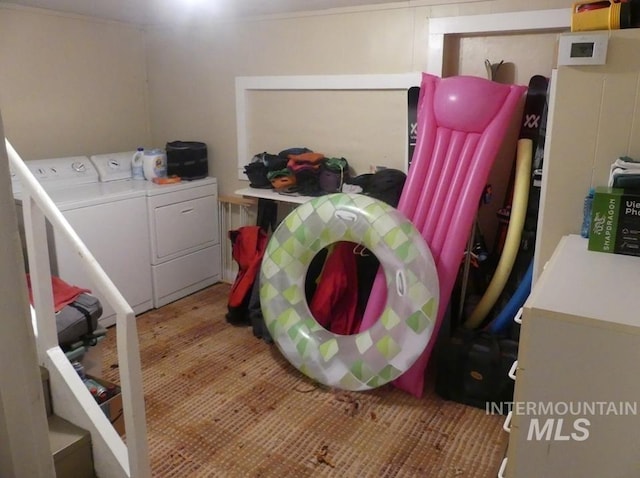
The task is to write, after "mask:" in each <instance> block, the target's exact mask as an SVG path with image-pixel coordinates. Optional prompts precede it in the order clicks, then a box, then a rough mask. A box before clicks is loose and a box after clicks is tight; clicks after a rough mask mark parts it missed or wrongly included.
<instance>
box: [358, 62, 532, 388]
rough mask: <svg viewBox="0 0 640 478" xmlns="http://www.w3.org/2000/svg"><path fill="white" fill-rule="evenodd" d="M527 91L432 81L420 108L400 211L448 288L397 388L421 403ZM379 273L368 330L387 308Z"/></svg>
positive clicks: (464, 79) (475, 81) (471, 80)
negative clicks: (464, 261) (495, 170)
mask: <svg viewBox="0 0 640 478" xmlns="http://www.w3.org/2000/svg"><path fill="white" fill-rule="evenodd" d="M525 91H526V87H524V86H516V85H503V84H500V83H495V82H492V81H489V80H485V79H484V78H479V77H472V76H456V77H450V78H444V79H441V78H438V77H436V76H433V75H429V74H426V73H424V74H423V75H422V84H421V87H420V98H419V101H418V138H417V144H416V147H415V150H414V153H413V159H412V162H411V167H410V168H409V172H408V175H407V181H406V183H405V186H404V189H403V191H402V196H401V197H400V202H399V204H398V209H399V210H400V211H401V212H403V213H404V214H405V216H407V218H409V219H410V220H411V221H412V222H413V224H414V225H415V226H416V228H417V229H418V230H419V231H420V232H421V234H422V237H423V238H424V239H425V241H426V242H427V244H428V245H429V248H430V249H431V253H432V254H433V257H434V260H435V264H436V268H437V272H438V279H439V282H440V302H439V309H438V314H437V318H436V321H435V325H434V330H433V332H432V334H431V338H430V340H429V343H428V344H427V346H426V348H425V350H424V352H423V353H422V354H421V355H420V357H419V358H418V360H417V361H416V362H415V363H414V364H413V366H412V367H411V368H409V370H407V372H405V373H404V374H403V375H402V376H400V377H399V378H398V379H396V380H395V381H394V382H393V383H394V385H396V386H397V387H398V388H400V389H401V390H404V391H406V392H408V393H410V394H412V395H415V396H416V397H421V396H422V393H423V390H424V375H425V370H426V368H427V364H428V362H429V357H430V356H431V352H432V350H433V346H434V344H435V341H436V338H437V336H438V331H439V329H440V325H441V323H442V319H443V317H444V314H445V311H446V309H447V305H448V303H449V299H450V297H451V292H452V290H453V286H454V284H455V280H456V276H457V273H458V268H459V266H460V260H461V258H462V255H463V254H464V248H465V245H466V242H467V239H468V237H469V234H470V232H471V228H472V226H473V220H474V217H475V214H476V211H477V208H478V201H479V198H480V195H481V193H482V190H483V188H484V186H485V184H486V182H487V179H488V177H489V172H490V171H491V167H492V165H493V163H494V160H495V157H496V155H497V153H498V150H499V148H500V145H501V143H502V141H503V139H504V136H505V134H506V132H507V129H508V128H509V125H510V123H511V121H512V116H513V114H514V112H515V110H516V108H517V106H518V104H519V102H520V101H521V99H522V98H523V95H524V93H525ZM385 302H386V286H385V282H384V274H382V273H381V271H379V272H378V275H377V277H376V281H375V283H374V285H373V289H372V291H371V294H370V298H369V302H368V304H367V309H366V312H365V315H364V318H363V320H362V324H361V328H360V330H365V329H368V328H369V327H371V326H372V325H373V324H374V323H375V322H376V321H377V319H378V317H379V316H380V313H381V311H382V310H383V309H384V307H385Z"/></svg>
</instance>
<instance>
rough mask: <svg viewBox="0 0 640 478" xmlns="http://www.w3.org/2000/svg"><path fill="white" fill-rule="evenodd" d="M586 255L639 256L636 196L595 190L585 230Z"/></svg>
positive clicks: (638, 196) (639, 199) (614, 190)
mask: <svg viewBox="0 0 640 478" xmlns="http://www.w3.org/2000/svg"><path fill="white" fill-rule="evenodd" d="M588 248H589V250H590V251H598V252H608V253H611V254H625V255H629V256H640V194H639V193H632V192H625V191H624V190H623V189H618V188H607V187H599V188H596V191H595V195H594V197H593V205H592V209H591V228H590V230H589V246H588Z"/></svg>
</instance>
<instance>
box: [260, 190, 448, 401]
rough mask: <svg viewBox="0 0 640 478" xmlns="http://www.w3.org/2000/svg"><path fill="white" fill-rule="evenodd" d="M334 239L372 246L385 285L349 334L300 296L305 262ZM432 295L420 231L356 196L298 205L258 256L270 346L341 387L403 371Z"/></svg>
mask: <svg viewBox="0 0 640 478" xmlns="http://www.w3.org/2000/svg"><path fill="white" fill-rule="evenodd" d="M338 241H351V242H355V243H359V244H363V245H364V246H366V247H367V248H368V249H369V250H371V251H372V252H373V253H374V254H375V255H376V257H377V258H378V260H379V261H380V264H381V265H382V267H383V269H384V274H385V278H386V283H387V290H388V292H387V303H386V306H385V309H384V311H383V312H382V314H381V316H380V318H379V319H378V321H377V322H376V323H375V324H374V325H373V326H372V327H371V328H369V329H368V330H366V331H363V332H360V333H358V334H354V335H338V334H334V333H332V332H330V331H328V330H327V329H325V328H324V327H322V326H321V325H320V324H318V322H317V321H316V320H315V319H314V318H313V315H312V314H311V312H310V310H309V306H308V304H307V301H306V298H305V279H306V275H307V269H308V266H309V264H310V263H311V260H312V259H313V257H314V256H315V255H316V254H317V253H318V252H319V251H320V250H321V249H322V248H324V247H326V246H328V245H330V244H333V243H335V242H338ZM438 298H439V284H438V274H437V271H436V267H435V264H434V261H433V257H432V255H431V251H430V250H429V248H428V247H427V245H426V243H425V242H424V239H423V238H422V236H421V235H420V233H419V232H418V231H417V230H416V229H415V227H414V226H413V224H412V223H411V222H410V221H409V220H408V219H406V218H405V216H404V215H403V214H402V213H400V212H399V211H398V210H396V209H394V208H392V207H391V206H388V205H387V204H385V203H383V202H381V201H378V200H376V199H373V198H370V197H367V196H363V195H357V194H340V193H339V194H330V195H327V196H321V197H319V198H316V199H313V200H311V201H309V202H307V203H304V204H302V205H301V206H299V207H297V208H296V209H295V210H294V211H293V212H291V213H290V214H289V215H288V216H287V217H286V218H285V219H284V221H282V223H281V224H280V225H279V226H278V228H277V229H276V231H275V232H274V233H273V236H272V237H271V239H270V240H269V244H268V245H267V249H266V251H265V255H264V257H263V260H262V268H261V272H260V301H261V307H262V313H263V315H264V318H265V323H266V325H267V327H268V329H269V331H270V332H271V335H272V337H273V339H274V341H275V343H276V345H277V346H278V348H279V349H280V351H281V352H282V354H283V355H284V356H285V357H286V358H287V359H288V360H289V362H291V364H293V365H294V366H295V367H296V368H297V369H298V370H300V371H301V372H302V373H304V374H305V375H307V376H309V377H311V378H313V379H315V380H317V381H318V382H320V383H323V384H325V385H328V386H332V387H336V388H341V389H344V390H354V391H355V390H367V389H371V388H375V387H379V386H381V385H384V384H385V383H387V382H390V381H392V380H394V379H396V378H397V377H399V376H400V375H402V374H403V373H404V372H406V371H407V369H408V368H409V367H410V366H411V365H412V364H413V363H414V362H415V361H416V360H417V359H418V357H419V356H420V354H421V353H422V351H423V350H424V349H425V347H426V346H427V344H428V343H429V339H430V338H431V334H432V331H433V325H434V323H435V318H436V314H437V310H438Z"/></svg>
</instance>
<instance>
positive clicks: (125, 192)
mask: <svg viewBox="0 0 640 478" xmlns="http://www.w3.org/2000/svg"><path fill="white" fill-rule="evenodd" d="M25 164H26V165H27V167H28V168H29V170H30V171H31V172H32V173H33V174H34V176H35V177H36V179H38V181H39V182H40V183H41V184H42V186H43V187H44V189H45V191H46V192H47V193H48V195H49V196H50V197H51V199H52V200H53V202H54V203H55V204H56V206H57V207H58V208H59V209H60V211H61V212H62V214H63V216H64V217H65V218H66V219H67V221H69V224H70V225H71V227H73V229H74V230H75V231H76V232H77V234H78V236H79V237H80V239H82V241H83V242H84V243H85V245H86V246H87V247H88V249H89V250H90V251H91V253H92V254H93V256H94V257H95V259H96V260H97V261H98V263H99V264H100V266H101V267H102V268H103V269H104V271H105V272H106V274H107V275H108V276H109V278H110V279H111V280H112V281H113V283H114V284H115V286H116V287H117V288H118V290H119V291H120V293H121V294H122V295H123V296H124V298H125V300H126V301H127V302H128V303H129V305H130V306H131V307H132V308H133V310H134V312H135V313H136V314H140V313H142V312H144V311H146V310H149V309H151V308H152V307H153V300H152V290H151V266H150V263H149V248H148V245H149V228H148V215H147V204H146V193H145V191H143V190H134V189H131V188H130V187H124V185H119V184H117V183H102V182H100V181H99V177H98V171H97V169H96V168H95V167H94V165H93V163H92V162H91V161H90V160H89V158H88V157H86V156H79V157H71V158H53V159H40V160H34V161H27V162H26V163H25ZM13 189H14V196H15V198H16V200H17V203H18V204H20V201H21V197H22V193H21V187H20V184H19V181H18V180H17V179H15V178H13ZM19 217H20V218H21V217H22V214H19ZM49 249H50V251H49V252H50V259H51V266H52V274H54V275H57V276H58V277H60V278H61V279H63V280H64V281H66V282H68V283H70V284H73V285H77V286H79V287H84V288H88V289H91V290H92V293H93V294H94V295H96V296H97V297H98V298H99V299H100V302H101V303H102V306H103V314H102V317H101V318H100V324H101V325H102V326H104V327H108V326H111V325H113V324H115V311H114V310H113V308H112V307H111V306H110V305H109V304H108V303H107V302H106V300H105V299H104V298H103V297H102V296H101V294H100V293H99V292H98V291H97V289H96V288H95V285H94V284H92V282H91V280H90V279H89V276H88V275H87V274H86V273H85V271H84V267H83V265H82V264H81V261H80V257H79V255H78V252H77V251H76V250H74V248H73V247H72V246H71V244H70V243H69V242H68V241H67V240H66V239H65V238H63V237H60V236H59V235H58V234H55V233H52V232H50V234H49Z"/></svg>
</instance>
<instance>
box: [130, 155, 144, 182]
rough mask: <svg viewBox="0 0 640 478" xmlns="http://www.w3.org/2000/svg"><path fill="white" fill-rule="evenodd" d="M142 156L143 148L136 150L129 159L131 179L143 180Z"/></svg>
mask: <svg viewBox="0 0 640 478" xmlns="http://www.w3.org/2000/svg"><path fill="white" fill-rule="evenodd" d="M143 156H144V148H138V150H137V151H136V152H135V154H134V155H133V158H131V178H132V179H144V172H143V170H142V163H143Z"/></svg>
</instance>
